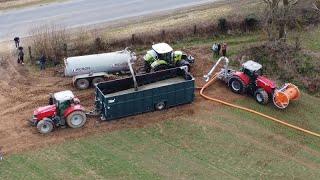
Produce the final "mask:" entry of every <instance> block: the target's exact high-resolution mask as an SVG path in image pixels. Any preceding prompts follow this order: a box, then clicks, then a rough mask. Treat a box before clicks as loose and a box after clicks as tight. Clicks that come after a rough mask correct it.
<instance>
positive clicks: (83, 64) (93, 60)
mask: <svg viewBox="0 0 320 180" xmlns="http://www.w3.org/2000/svg"><path fill="white" fill-rule="evenodd" d="M135 60H136V56H135V53H133V52H131V51H129V50H128V49H125V50H122V51H116V52H110V53H103V54H94V55H86V56H76V57H69V58H66V59H65V60H64V64H65V69H64V74H65V76H67V77H73V84H74V86H75V87H77V88H78V89H87V88H89V87H90V85H94V84H96V83H99V82H102V81H104V80H105V78H106V77H108V75H110V74H115V73H121V72H129V70H130V69H129V66H128V62H130V63H133V62H134V61H135Z"/></svg>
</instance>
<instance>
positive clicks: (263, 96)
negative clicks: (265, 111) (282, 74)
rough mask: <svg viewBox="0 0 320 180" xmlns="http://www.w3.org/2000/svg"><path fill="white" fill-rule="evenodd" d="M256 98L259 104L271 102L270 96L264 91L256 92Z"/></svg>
mask: <svg viewBox="0 0 320 180" xmlns="http://www.w3.org/2000/svg"><path fill="white" fill-rule="evenodd" d="M254 98H255V99H256V101H257V102H258V103H259V104H268V102H269V95H268V93H267V92H266V91H265V90H264V89H258V90H256V92H255V93H254Z"/></svg>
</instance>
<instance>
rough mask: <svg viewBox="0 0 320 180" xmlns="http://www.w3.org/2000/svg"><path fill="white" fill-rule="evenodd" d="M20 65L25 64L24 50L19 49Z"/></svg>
mask: <svg viewBox="0 0 320 180" xmlns="http://www.w3.org/2000/svg"><path fill="white" fill-rule="evenodd" d="M18 51H19V52H18V64H24V52H23V48H22V47H19V50H18Z"/></svg>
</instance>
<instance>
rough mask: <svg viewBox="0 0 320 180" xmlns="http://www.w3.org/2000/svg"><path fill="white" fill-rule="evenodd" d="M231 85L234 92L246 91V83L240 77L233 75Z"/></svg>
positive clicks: (241, 92)
mask: <svg viewBox="0 0 320 180" xmlns="http://www.w3.org/2000/svg"><path fill="white" fill-rule="evenodd" d="M229 87H230V88H231V91H232V92H234V93H237V94H243V93H244V92H245V84H244V82H243V81H242V80H241V79H240V78H239V77H232V78H231V79H230V81H229Z"/></svg>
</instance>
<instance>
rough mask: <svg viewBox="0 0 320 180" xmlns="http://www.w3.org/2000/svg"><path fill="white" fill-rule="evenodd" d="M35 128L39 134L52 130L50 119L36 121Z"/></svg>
mask: <svg viewBox="0 0 320 180" xmlns="http://www.w3.org/2000/svg"><path fill="white" fill-rule="evenodd" d="M37 129H38V131H39V132H40V133H41V134H48V133H50V132H51V131H52V130H53V124H52V122H51V120H50V119H47V118H46V119H43V120H41V121H39V122H38V124H37Z"/></svg>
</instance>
